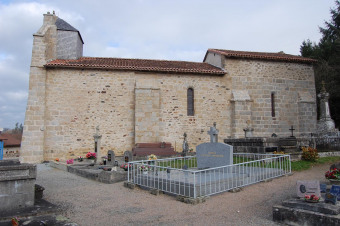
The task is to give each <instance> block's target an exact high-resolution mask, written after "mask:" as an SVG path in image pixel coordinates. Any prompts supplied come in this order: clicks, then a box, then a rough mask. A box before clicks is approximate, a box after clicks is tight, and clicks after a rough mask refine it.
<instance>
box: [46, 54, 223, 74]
mask: <svg viewBox="0 0 340 226" xmlns="http://www.w3.org/2000/svg"><path fill="white" fill-rule="evenodd" d="M45 67H48V68H53V67H57V68H79V69H107V70H129V71H154V72H167V73H190V74H210V75H224V74H225V71H223V70H222V69H220V68H218V67H215V66H213V65H210V64H208V63H199V62H187V61H169V60H145V59H124V58H102V57H81V58H79V59H76V60H64V59H57V60H53V61H50V62H49V63H47V64H46V65H45Z"/></svg>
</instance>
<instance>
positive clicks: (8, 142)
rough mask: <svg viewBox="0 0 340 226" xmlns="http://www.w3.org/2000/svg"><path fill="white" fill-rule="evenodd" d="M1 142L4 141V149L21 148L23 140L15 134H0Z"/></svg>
mask: <svg viewBox="0 0 340 226" xmlns="http://www.w3.org/2000/svg"><path fill="white" fill-rule="evenodd" d="M0 140H3V142H4V147H20V145H21V140H20V138H19V137H18V136H17V135H15V134H10V133H2V134H0Z"/></svg>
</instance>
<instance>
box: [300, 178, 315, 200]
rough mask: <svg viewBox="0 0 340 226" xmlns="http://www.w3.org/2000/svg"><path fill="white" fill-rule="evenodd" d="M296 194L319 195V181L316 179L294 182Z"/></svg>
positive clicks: (302, 195) (301, 196)
mask: <svg viewBox="0 0 340 226" xmlns="http://www.w3.org/2000/svg"><path fill="white" fill-rule="evenodd" d="M296 190H297V196H298V197H299V198H304V197H305V195H316V196H318V197H320V196H321V193H320V182H319V181H318V180H310V181H301V180H298V181H297V182H296Z"/></svg>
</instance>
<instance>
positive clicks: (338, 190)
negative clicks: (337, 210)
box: [330, 185, 340, 201]
mask: <svg viewBox="0 0 340 226" xmlns="http://www.w3.org/2000/svg"><path fill="white" fill-rule="evenodd" d="M330 193H331V194H333V195H335V196H336V197H337V200H338V201H340V186H339V185H332V188H331V190H330Z"/></svg>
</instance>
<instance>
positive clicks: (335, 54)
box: [300, 0, 340, 127]
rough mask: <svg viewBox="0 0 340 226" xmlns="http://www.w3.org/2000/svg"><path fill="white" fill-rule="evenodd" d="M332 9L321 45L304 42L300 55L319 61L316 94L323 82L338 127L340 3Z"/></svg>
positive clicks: (316, 66) (316, 74) (339, 111)
mask: <svg viewBox="0 0 340 226" xmlns="http://www.w3.org/2000/svg"><path fill="white" fill-rule="evenodd" d="M335 4H336V7H335V8H334V9H331V10H330V12H331V16H332V17H331V20H330V21H329V22H327V21H326V22H325V27H320V28H319V29H320V33H321V34H322V38H321V39H320V41H319V43H313V42H311V41H310V40H307V41H303V43H302V45H301V47H300V53H301V55H302V56H303V57H309V58H313V59H317V60H318V63H317V64H316V65H315V84H316V92H317V93H320V90H321V82H322V81H324V82H325V84H326V90H327V91H328V92H329V94H330V99H329V105H330V111H331V115H332V118H333V119H334V121H335V125H336V127H339V125H340V1H339V0H336V1H335Z"/></svg>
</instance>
